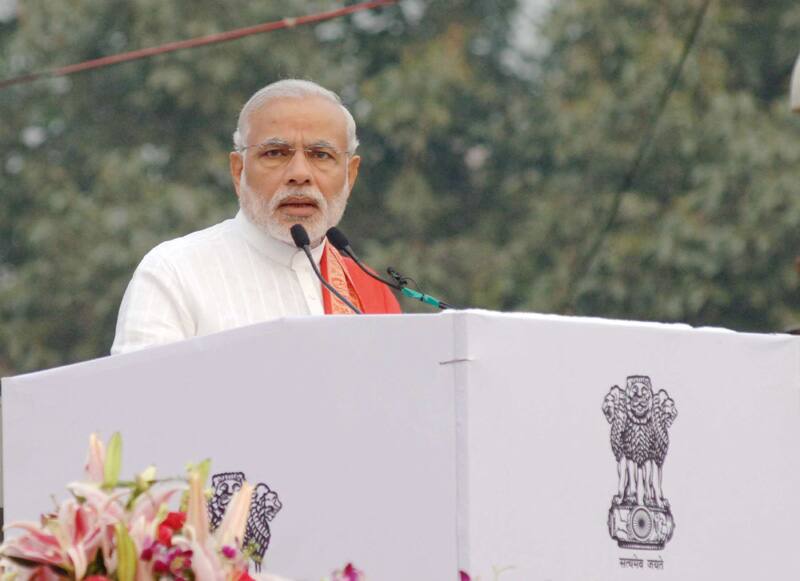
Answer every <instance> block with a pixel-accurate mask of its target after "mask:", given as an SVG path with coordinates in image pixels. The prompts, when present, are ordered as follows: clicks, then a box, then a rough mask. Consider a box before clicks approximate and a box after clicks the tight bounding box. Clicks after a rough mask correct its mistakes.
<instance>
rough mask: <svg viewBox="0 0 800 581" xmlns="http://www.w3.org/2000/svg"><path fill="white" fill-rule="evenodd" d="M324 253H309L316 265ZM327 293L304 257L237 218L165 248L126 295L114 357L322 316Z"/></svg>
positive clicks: (149, 259)
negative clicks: (276, 321) (273, 321)
mask: <svg viewBox="0 0 800 581" xmlns="http://www.w3.org/2000/svg"><path fill="white" fill-rule="evenodd" d="M323 249H324V245H323V244H320V245H319V246H317V248H315V249H313V250H312V256H313V257H314V260H315V261H316V263H317V265H319V261H320V259H321V258H322V251H323ZM322 314H324V307H323V304H322V289H321V286H320V283H319V279H317V277H316V275H315V274H314V271H313V270H312V268H311V264H310V263H309V261H308V258H307V257H306V255H305V254H304V253H303V251H301V250H299V249H297V248H295V247H294V246H290V245H288V244H286V243H284V242H281V241H279V240H275V239H274V238H272V237H270V236H268V235H266V234H265V233H263V232H262V231H261V230H260V229H259V228H258V227H256V226H255V225H254V224H252V223H251V222H250V221H249V220H248V219H247V218H246V217H245V215H244V214H243V213H242V212H241V211H240V212H239V213H238V214H237V215H236V217H235V218H233V219H231V220H225V221H224V222H221V223H219V224H216V225H214V226H211V227H210V228H206V229H205V230H200V231H198V232H193V233H191V234H188V235H186V236H183V237H181V238H176V239H174V240H169V241H167V242H163V243H161V244H159V245H158V246H156V247H155V248H153V249H152V250H151V251H150V252H149V253H147V255H146V256H145V257H144V258H143V259H142V262H141V263H140V264H139V266H138V267H137V269H136V272H134V274H133V278H132V279H131V282H130V283H129V284H128V288H127V290H126V291H125V296H124V297H123V299H122V305H121V306H120V310H119V317H118V319H117V332H116V336H115V337H114V345H113V346H112V348H111V353H112V354H117V353H126V352H128V351H134V350H136V349H141V348H143V347H149V346H152V345H161V344H164V343H171V342H173V341H179V340H181V339H187V338H189V337H194V336H198V335H208V334H209V333H216V332H218V331H224V330H226V329H231V328H234V327H241V326H244V325H250V324H253V323H258V322H262V321H268V320H270V319H274V318H277V317H282V316H288V315H322Z"/></svg>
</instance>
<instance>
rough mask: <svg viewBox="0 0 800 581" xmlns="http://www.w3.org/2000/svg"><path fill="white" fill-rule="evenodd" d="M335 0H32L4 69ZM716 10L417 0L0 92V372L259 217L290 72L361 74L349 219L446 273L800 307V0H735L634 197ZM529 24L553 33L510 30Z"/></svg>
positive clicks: (5, 43) (671, 305)
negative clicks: (244, 117) (254, 186)
mask: <svg viewBox="0 0 800 581" xmlns="http://www.w3.org/2000/svg"><path fill="white" fill-rule="evenodd" d="M336 5H337V4H336V3H334V2H330V1H326V0H292V1H287V2H280V3H275V2H248V1H246V0H229V1H228V2H226V3H225V10H224V11H222V10H219V3H218V2H214V1H212V0H195V1H193V2H191V3H188V2H185V1H183V0H172V1H167V2H165V1H163V0H125V1H123V0H111V1H109V0H104V1H101V0H81V1H80V2H46V1H45V0H28V1H26V2H20V3H19V15H18V17H17V18H16V19H14V20H12V21H9V22H6V23H1V24H0V75H2V76H11V75H14V74H19V73H22V72H25V71H29V70H38V69H42V68H51V67H55V66H60V65H64V64H69V63H73V62H78V61H81V60H85V59H88V58H95V57H98V56H102V55H106V54H111V53H116V52H121V51H125V50H132V49H137V48H142V47H147V46H153V45H157V44H160V43H163V42H167V41H171V40H176V39H183V38H189V37H193V36H198V35H203V34H208V33H213V32H219V31H223V30H229V29H232V28H236V27H240V26H247V25H252V24H257V23H260V22H264V21H268V20H276V19H279V18H283V17H284V16H287V15H300V14H306V13H312V12H315V11H320V10H327V9H330V8H332V7H334V6H336ZM699 6H700V2H699V1H698V0H674V1H672V2H667V3H664V2H652V1H647V0H623V1H620V0H614V1H612V0H560V1H559V2H554V3H553V4H552V5H551V7H550V8H549V10H547V11H545V12H544V13H542V14H541V15H540V18H539V20H538V21H537V22H536V23H526V22H521V21H520V19H521V18H523V14H524V12H522V11H520V10H519V9H518V8H519V7H518V2H517V1H516V0H494V1H491V2H486V1H481V0H450V1H448V2H433V1H431V0H403V2H401V3H400V4H399V5H398V6H393V7H388V8H384V9H380V10H376V11H372V12H369V13H363V14H359V15H356V16H352V17H347V18H343V19H338V20H335V21H329V22H325V23H322V24H318V25H315V26H309V27H298V28H295V29H290V30H284V31H279V32H275V33H271V34H263V35H258V36H254V37H249V38H246V39H243V40H239V41H236V42H231V43H227V44H223V45H216V46H212V47H206V48H202V49H198V50H191V51H183V52H178V53H174V54H171V55H164V56H159V57H156V58H153V59H149V60H144V61H138V62H134V63H129V64H124V65H119V66H114V67H110V68H106V69H103V70H101V71H95V72H90V73H83V74H78V75H74V76H71V77H69V78H65V79H52V80H47V81H40V82H37V83H33V84H28V85H21V86H17V87H14V88H11V89H8V90H5V91H0V118H1V119H2V124H0V175H1V176H2V177H0V322H1V324H0V371H2V372H3V373H4V374H8V373H18V372H23V371H29V370H33V369H38V368H42V367H47V366H53V365H59V364H63V363H67V362H71V361H77V360H83V359H87V358H91V357H97V356H102V355H104V354H105V353H107V351H108V348H109V346H110V343H111V340H112V337H113V332H114V324H115V319H116V312H117V309H118V306H119V301H120V299H121V296H122V293H123V291H124V288H125V285H126V284H127V281H128V280H129V277H130V274H131V273H132V271H133V268H134V267H135V265H136V263H137V262H138V261H139V259H140V258H141V257H142V256H143V255H144V253H145V252H147V250H149V249H150V248H151V247H152V246H154V245H155V244H157V243H158V242H160V241H162V240H165V239H168V238H172V237H175V236H179V235H182V234H185V233H187V232H189V231H191V230H194V229H198V228H201V227H205V226H207V225H210V224H212V223H214V222H216V221H219V220H220V219H223V218H225V217H229V216H231V215H232V214H233V213H234V212H235V209H236V200H235V196H234V194H233V191H232V187H231V185H230V178H229V175H228V169H227V155H228V151H229V150H230V136H231V133H232V131H233V129H234V124H235V120H236V117H237V115H238V110H239V108H240V107H241V105H242V103H243V102H244V101H245V100H246V99H247V97H248V96H249V95H250V94H251V93H252V92H253V91H255V90H256V89H258V88H259V87H261V86H263V85H264V84H266V83H268V82H271V81H274V80H276V79H278V78H282V77H287V76H298V77H304V78H311V79H314V80H316V81H318V82H320V83H322V84H323V85H326V86H328V87H330V88H331V89H333V90H335V91H337V92H339V93H340V94H341V95H342V96H343V98H344V100H345V101H346V103H347V105H348V106H349V107H350V108H351V110H352V111H353V112H354V114H355V116H356V120H357V122H358V124H359V137H360V139H361V143H362V146H361V149H360V154H361V155H362V157H363V158H364V159H363V162H362V170H361V174H360V177H359V183H358V184H357V186H356V189H355V191H354V193H353V196H352V198H351V203H350V207H349V209H348V213H347V215H346V217H345V221H344V223H343V225H342V227H343V229H345V231H347V232H348V234H349V236H350V237H351V239H353V240H354V241H355V242H356V243H357V244H356V246H357V248H359V249H361V251H362V252H361V253H362V254H363V255H364V256H365V258H367V260H368V261H369V262H371V263H372V264H374V265H376V266H379V265H389V264H391V265H392V266H395V267H396V268H398V269H399V270H400V271H402V272H405V273H407V274H411V275H412V276H414V277H415V278H416V279H417V280H418V281H420V283H421V284H422V288H423V290H424V291H426V292H428V293H430V294H433V295H436V296H438V297H440V298H442V299H444V300H446V301H448V302H452V303H454V304H460V305H470V306H479V307H485V308H495V309H509V310H535V311H541V312H557V313H564V314H570V313H578V314H587V315H597V316H610V317H623V318H630V319H656V320H668V321H687V322H690V323H695V324H705V325H723V326H728V327H733V328H736V329H742V330H777V329H780V328H783V327H786V326H789V325H791V324H793V323H796V322H797V321H798V320H800V294H799V293H798V273H797V271H796V270H795V267H794V260H795V257H796V256H797V255H798V254H800V252H799V251H798V248H800V196H798V195H797V192H796V190H797V187H798V186H797V184H800V119H796V118H792V117H791V115H790V114H789V113H788V112H787V105H786V93H787V85H788V77H789V72H790V69H791V66H792V63H793V61H794V59H795V58H796V56H797V53H798V51H800V45H798V43H797V38H800V6H798V5H797V3H796V2H794V1H792V0H776V1H774V2H770V3H769V4H768V5H762V3H757V2H755V0H732V1H731V2H725V3H721V2H714V3H713V4H712V8H711V11H710V12H709V13H708V15H707V17H706V21H705V23H704V25H703V27H702V29H701V32H700V35H699V37H698V39H697V42H696V44H695V46H694V47H693V49H692V52H691V53H690V56H689V59H688V61H687V63H686V67H685V69H684V71H683V74H682V76H681V79H680V81H679V83H678V85H677V87H676V89H675V92H674V94H673V95H672V97H671V99H670V101H669V102H668V104H667V107H666V109H665V112H664V115H663V117H662V118H661V119H660V122H659V124H658V126H657V130H656V132H655V135H654V140H653V143H652V144H651V146H650V147H649V149H648V153H647V155H646V156H645V158H644V160H643V164H642V166H641V168H640V171H639V172H638V173H637V175H636V177H635V179H634V180H633V182H632V185H631V187H630V188H629V189H627V190H626V191H624V192H623V194H622V198H621V203H620V205H619V208H618V211H614V210H615V205H614V200H615V199H616V197H617V192H618V191H619V188H620V187H621V184H622V183H623V178H624V176H625V174H626V172H628V171H629V170H630V167H631V163H632V161H633V159H634V158H635V156H636V152H637V150H638V147H639V144H640V142H641V139H642V135H643V134H644V132H645V130H646V128H647V126H648V123H649V122H650V119H651V118H652V114H653V110H654V107H655V106H656V103H657V102H658V99H659V96H660V94H661V92H662V91H663V89H664V86H665V83H666V80H667V77H668V74H669V72H670V70H671V68H672V67H673V66H674V63H675V62H676V60H677V58H678V56H679V55H680V52H681V49H682V47H683V43H684V40H685V38H686V35H687V34H688V31H689V28H690V26H691V22H692V19H693V18H694V14H695V13H696V11H697V9H698V8H699ZM520 30H521V31H522V34H523V35H526V34H527V35H534V34H535V35H536V37H537V42H536V43H535V46H536V49H535V52H534V53H532V54H528V53H526V52H525V51H524V50H523V49H522V48H520V46H518V45H517V44H514V42H512V40H511V39H512V38H514V35H515V34H516V35H519V34H520V32H519V31H520ZM526 31H527V32H526ZM612 211H613V219H611V218H612ZM608 224H610V227H608ZM595 241H599V247H598V249H599V250H598V253H597V254H596V255H595V256H594V259H593V260H591V261H588V262H587V261H585V260H584V259H585V257H586V256H587V254H589V253H590V250H591V248H592V245H593V244H594V243H595ZM404 307H406V308H407V309H408V310H422V311H424V310H428V308H427V307H425V306H423V305H415V304H409V303H404Z"/></svg>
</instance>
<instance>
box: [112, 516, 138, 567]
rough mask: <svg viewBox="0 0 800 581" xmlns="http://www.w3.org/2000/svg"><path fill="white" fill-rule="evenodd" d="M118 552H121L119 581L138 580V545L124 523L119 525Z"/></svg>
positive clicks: (117, 528)
mask: <svg viewBox="0 0 800 581" xmlns="http://www.w3.org/2000/svg"><path fill="white" fill-rule="evenodd" d="M116 530H117V551H118V552H119V565H118V567H117V579H119V581H134V579H135V578H136V545H135V544H134V543H133V539H131V537H130V535H129V534H128V530H127V529H126V528H125V525H123V524H122V523H117V527H116Z"/></svg>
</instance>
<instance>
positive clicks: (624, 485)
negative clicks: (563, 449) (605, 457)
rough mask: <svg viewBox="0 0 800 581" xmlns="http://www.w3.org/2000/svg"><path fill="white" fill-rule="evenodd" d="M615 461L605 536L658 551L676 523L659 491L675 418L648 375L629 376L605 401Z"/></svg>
mask: <svg viewBox="0 0 800 581" xmlns="http://www.w3.org/2000/svg"><path fill="white" fill-rule="evenodd" d="M603 414H604V415H605V417H606V420H608V423H609V424H610V425H611V451H612V452H613V454H614V459H615V460H616V462H617V493H616V494H615V495H614V497H613V498H612V499H611V508H610V509H609V512H608V532H609V534H610V535H611V538H613V539H614V540H616V541H617V544H618V545H619V546H620V547H623V548H635V549H662V548H664V545H665V544H666V543H667V541H669V540H670V539H671V538H672V533H673V531H674V529H675V521H674V519H673V517H672V512H671V510H670V504H669V500H667V497H666V496H665V494H664V489H663V475H664V473H663V469H664V460H665V459H666V457H667V451H668V450H669V428H670V426H672V423H673V422H674V421H675V418H676V417H677V416H678V410H677V408H676V407H675V402H674V401H673V400H672V398H671V397H670V396H669V394H668V393H667V392H666V391H665V390H663V389H662V390H659V391H658V392H655V391H654V389H653V385H652V382H651V380H650V377H648V376H646V375H631V376H628V378H627V381H626V385H625V388H624V389H622V388H620V387H619V386H617V385H615V386H613V387H612V388H611V389H609V391H608V393H607V394H606V397H605V400H604V401H603Z"/></svg>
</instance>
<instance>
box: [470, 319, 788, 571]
mask: <svg viewBox="0 0 800 581" xmlns="http://www.w3.org/2000/svg"><path fill="white" fill-rule="evenodd" d="M469 317H470V319H469V325H468V328H469V343H470V350H471V355H472V357H473V360H472V361H471V362H470V364H469V381H468V385H469V394H468V408H469V409H468V419H469V441H468V442H469V443H468V445H469V451H468V457H469V463H470V466H469V490H470V514H469V523H470V535H469V536H470V561H471V564H472V567H473V571H472V572H473V573H474V574H477V575H480V577H481V578H492V576H493V574H494V571H497V570H501V569H504V568H506V567H508V568H509V569H508V570H507V571H506V572H504V573H502V574H501V577H500V579H501V580H502V581H515V580H519V581H535V580H546V579H547V580H552V581H584V580H586V579H602V580H615V579H631V578H633V577H636V578H647V579H651V578H652V579H661V580H665V581H666V580H675V581H678V580H681V581H686V580H691V579H698V580H699V579H703V580H705V579H727V580H740V579H741V580H751V579H756V578H764V579H797V578H800V561H798V560H797V559H796V558H795V553H796V545H797V530H796V523H797V522H798V521H800V496H798V494H797V490H798V489H800V456H798V454H797V445H798V442H799V441H800V375H798V364H799V361H800V357H799V356H800V348H799V347H800V341H798V340H797V339H796V338H792V337H789V336H768V335H752V334H751V335H747V334H736V333H732V332H726V331H721V330H692V329H687V328H681V327H676V326H666V325H655V324H652V325H646V324H639V325H635V324H628V323H620V324H612V323H609V322H604V321H590V320H573V319H567V318H553V317H531V316H520V317H514V316H509V315H504V316H496V315H495V316H493V315H488V314H471V315H469ZM633 375H641V376H647V377H649V379H650V381H651V383H652V392H653V397H654V398H655V397H657V396H658V392H659V391H661V390H664V391H665V392H666V393H667V394H668V396H669V398H671V399H672V400H673V402H672V403H673V404H674V407H675V409H677V416H676V417H675V418H674V421H673V423H672V425H671V427H669V428H668V435H669V442H668V451H667V453H666V459H665V461H664V463H663V467H662V474H663V480H662V488H663V496H664V498H665V499H666V500H667V502H668V505H667V507H661V508H659V507H658V506H656V507H655V508H653V507H652V506H649V505H648V503H647V502H646V501H645V503H644V505H645V507H646V510H643V511H639V512H634V511H633V509H632V508H631V507H628V508H626V509H625V510H624V511H623V510H622V509H620V510H617V511H615V510H613V506H612V497H613V496H614V495H615V494H616V493H617V489H618V484H619V475H618V472H617V462H616V460H615V457H614V455H613V453H612V446H611V438H610V434H611V425H610V424H609V422H608V421H607V420H606V417H605V416H604V414H603V411H602V406H603V403H604V398H605V396H606V395H607V394H608V393H609V391H610V388H611V387H612V386H614V385H618V386H620V387H621V388H622V389H623V390H625V389H627V382H626V378H627V377H628V376H633ZM637 401H639V400H637ZM671 405H672V404H671ZM628 433H633V432H628ZM651 436H652V437H654V438H655V437H656V436H653V435H652V434H651ZM651 436H647V437H651ZM630 449H631V450H634V449H635V448H634V447H631V448H630ZM631 453H633V452H631ZM645 477H646V476H645ZM637 503H638V500H637V501H636V502H633V503H632V504H633V505H635V504H637ZM622 504H623V505H624V503H622ZM618 506H619V503H618ZM667 512H669V513H670V514H671V517H670V518H671V519H672V526H670V523H669V518H668V517H667V516H666V514H667ZM610 516H611V517H612V518H611V522H612V524H613V527H612V528H614V534H616V535H617V536H618V538H617V539H616V540H615V539H614V538H612V535H611V532H610V529H609V518H610ZM634 516H636V518H633V517H634ZM623 517H624V518H623ZM648 519H649V520H648ZM620 523H623V524H624V525H625V527H630V528H625V530H624V531H622V530H621V529H620V528H619V527H621V526H622V525H621V524H620ZM637 535H641V539H643V540H641V539H639V537H638V536H637ZM648 535H649V536H648ZM658 535H662V540H663V538H665V537H668V536H669V535H671V538H669V539H668V540H666V542H665V543H664V544H663V546H662V547H658V546H657V540H658ZM621 536H622V537H626V538H627V541H626V543H627V546H625V547H622V546H620V543H619V540H620V537H621ZM639 540H641V542H639ZM631 541H635V542H631ZM637 543H638V544H637ZM648 543H649V544H648ZM631 545H632V546H631Z"/></svg>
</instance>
